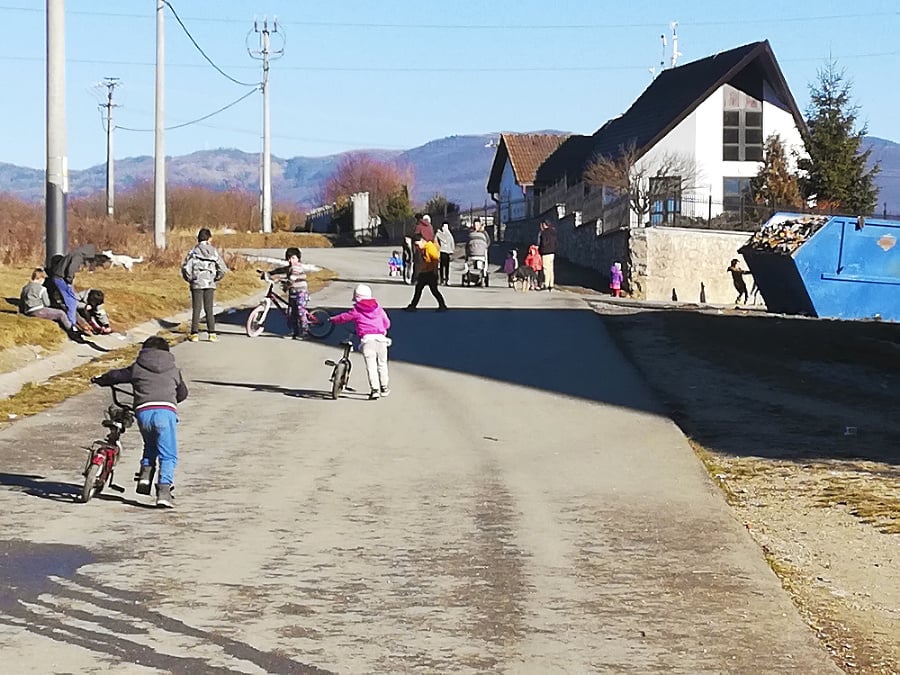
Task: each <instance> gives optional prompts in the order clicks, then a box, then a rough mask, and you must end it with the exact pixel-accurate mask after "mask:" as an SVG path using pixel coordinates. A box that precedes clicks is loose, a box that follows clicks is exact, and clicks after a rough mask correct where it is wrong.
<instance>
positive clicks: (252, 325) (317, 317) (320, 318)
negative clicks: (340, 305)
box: [245, 270, 334, 340]
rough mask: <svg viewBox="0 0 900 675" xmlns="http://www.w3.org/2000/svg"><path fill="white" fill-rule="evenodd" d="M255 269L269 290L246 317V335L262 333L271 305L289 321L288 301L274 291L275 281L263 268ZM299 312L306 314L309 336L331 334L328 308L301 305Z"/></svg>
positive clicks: (331, 327)
mask: <svg viewBox="0 0 900 675" xmlns="http://www.w3.org/2000/svg"><path fill="white" fill-rule="evenodd" d="M256 271H257V272H259V275H260V278H261V279H264V280H265V281H268V282H269V290H267V291H266V295H265V296H264V297H263V299H262V300H261V301H260V303H259V305H257V306H256V307H254V308H253V311H251V312H250V316H248V317H247V324H246V325H245V329H246V331H247V337H257V336H259V335H262V332H263V331H264V330H265V328H266V317H267V316H268V315H269V310H271V309H272V308H273V307H274V308H276V309H277V310H279V311H280V312H281V313H282V314H284V317H285V318H286V319H287V320H288V321H290V311H289V307H288V301H287V300H285V299H284V298H283V297H282V296H280V295H278V293H277V292H276V291H275V282H274V281H273V280H272V279H271V277H269V274H268V273H267V272H264V271H263V270H256ZM300 312H302V313H303V314H305V315H306V322H307V326H308V330H309V335H310V336H311V337H314V338H317V339H319V340H321V339H323V338H327V337H328V336H329V335H331V331H333V330H334V324H333V323H331V315H330V314H329V313H328V310H326V309H306V307H301V308H300Z"/></svg>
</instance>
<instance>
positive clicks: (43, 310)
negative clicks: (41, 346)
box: [19, 267, 72, 336]
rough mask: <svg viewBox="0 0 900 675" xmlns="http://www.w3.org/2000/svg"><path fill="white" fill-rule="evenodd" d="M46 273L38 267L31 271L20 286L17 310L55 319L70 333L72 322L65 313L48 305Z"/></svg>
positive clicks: (26, 313)
mask: <svg viewBox="0 0 900 675" xmlns="http://www.w3.org/2000/svg"><path fill="white" fill-rule="evenodd" d="M46 277H47V275H46V274H45V273H44V270H43V269H41V268H40V267H38V268H36V269H35V270H34V271H33V272H32V273H31V281H30V282H29V283H27V284H25V285H24V286H23V287H22V292H21V293H20V294H19V311H20V312H22V314H24V315H25V316H33V317H36V318H38V319H47V320H48V321H55V322H56V323H57V324H58V325H59V327H60V328H62V329H63V330H64V331H66V333H69V335H70V336H71V335H72V322H71V321H69V317H68V316H67V315H66V313H65V312H64V311H63V310H61V309H57V308H55V307H51V306H50V296H49V294H48V293H47V287H46V286H45V285H44V279H46Z"/></svg>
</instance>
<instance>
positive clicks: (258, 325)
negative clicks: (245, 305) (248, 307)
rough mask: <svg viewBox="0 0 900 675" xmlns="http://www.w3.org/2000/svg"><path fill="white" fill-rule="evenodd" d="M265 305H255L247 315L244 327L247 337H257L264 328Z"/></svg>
mask: <svg viewBox="0 0 900 675" xmlns="http://www.w3.org/2000/svg"><path fill="white" fill-rule="evenodd" d="M265 324H266V306H265V305H260V306H259V307H255V308H254V309H253V311H251V312H250V316H248V317H247V324H246V326H245V327H244V328H245V329H246V331H247V337H257V336H258V335H262V332H263V331H264V330H265V328H266V325H265Z"/></svg>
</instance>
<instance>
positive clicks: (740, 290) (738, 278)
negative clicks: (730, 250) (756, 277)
mask: <svg viewBox="0 0 900 675" xmlns="http://www.w3.org/2000/svg"><path fill="white" fill-rule="evenodd" d="M726 271H727V272H729V273H730V274H731V283H733V284H734V290H736V291H737V298H736V299H735V301H734V304H736V305H737V304H740V302H741V299H743V302H744V304H745V305H746V304H747V297H748V296H747V284H746V283H745V282H744V275H746V274H750V272H748V271H747V270H745V269H744V268H742V267H741V263H740V262H738V259H737V258H732V259H731V264H730V265H729V266H728V269H727V270H726Z"/></svg>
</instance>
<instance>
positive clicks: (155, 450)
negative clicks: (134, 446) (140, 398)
mask: <svg viewBox="0 0 900 675" xmlns="http://www.w3.org/2000/svg"><path fill="white" fill-rule="evenodd" d="M135 417H136V418H137V423H138V429H140V430H141V437H142V438H143V439H144V455H143V457H141V466H154V465H155V464H156V460H157V458H158V459H159V484H160V485H172V484H173V483H174V481H175V465H176V464H177V463H178V440H177V438H176V436H175V425H177V424H178V415H177V414H176V413H175V411H174V410H168V409H166V408H151V409H150V410H138V411H137V412H136V413H135Z"/></svg>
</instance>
